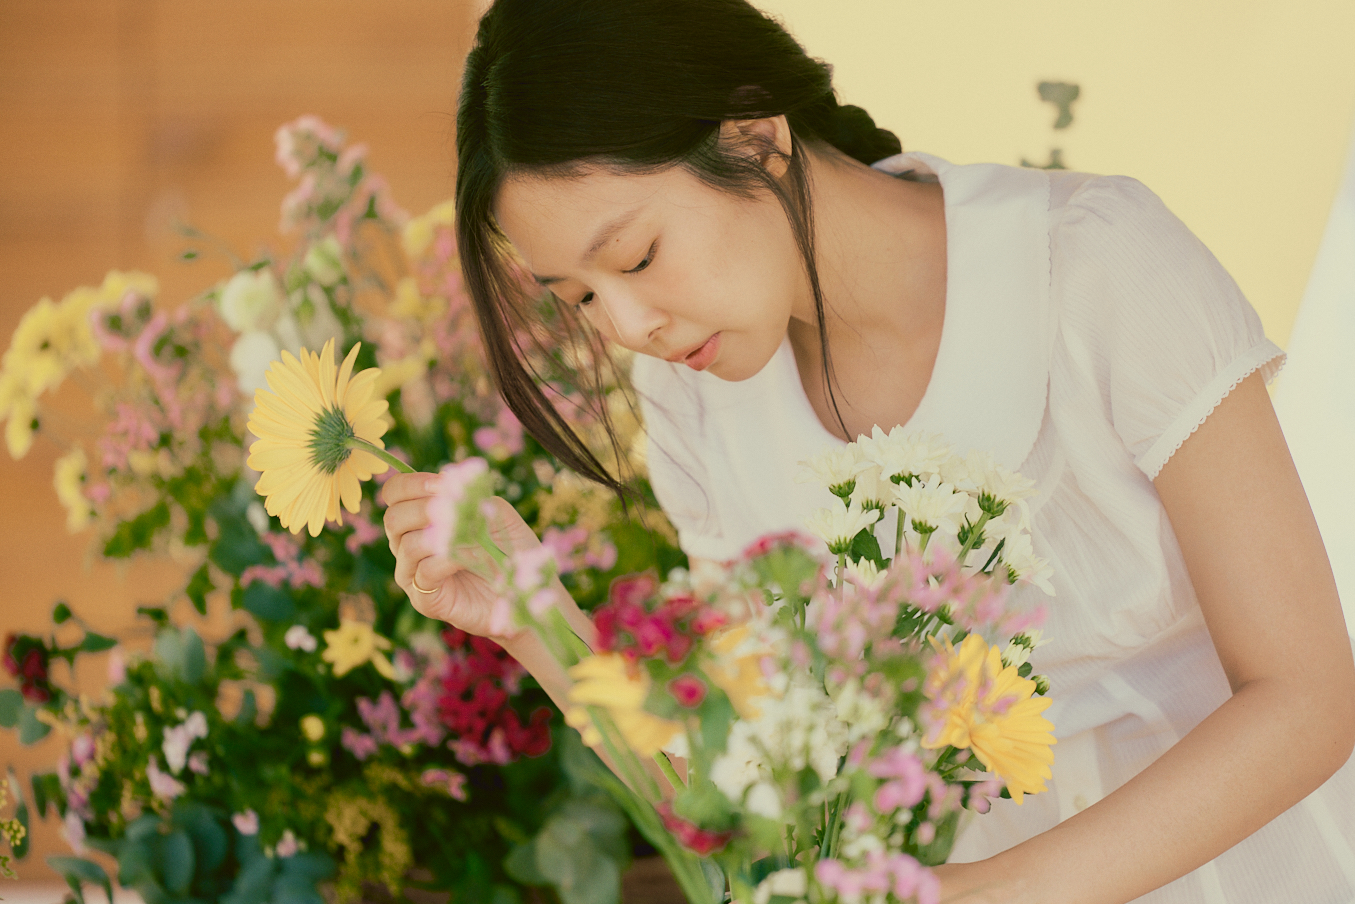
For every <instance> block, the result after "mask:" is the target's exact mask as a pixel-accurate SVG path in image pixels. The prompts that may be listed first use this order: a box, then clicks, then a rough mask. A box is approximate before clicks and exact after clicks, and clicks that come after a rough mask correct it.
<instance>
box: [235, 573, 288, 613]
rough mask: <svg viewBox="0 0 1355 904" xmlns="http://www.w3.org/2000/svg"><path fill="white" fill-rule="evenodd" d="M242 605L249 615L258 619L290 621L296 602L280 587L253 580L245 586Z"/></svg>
mask: <svg viewBox="0 0 1355 904" xmlns="http://www.w3.org/2000/svg"><path fill="white" fill-rule="evenodd" d="M242 600H243V605H244V607H245V609H246V610H248V611H249V613H250V614H251V615H253V616H254V617H255V618H257V619H259V620H260V621H271V622H280V621H291V620H292V617H293V616H295V615H296V604H295V603H293V602H292V596H291V594H289V593H288V592H287V591H286V590H283V589H282V588H281V587H270V586H269V585H268V584H265V583H264V582H263V581H255V582H254V583H253V584H250V585H249V586H248V587H246V588H245V592H244V596H243V597H242Z"/></svg>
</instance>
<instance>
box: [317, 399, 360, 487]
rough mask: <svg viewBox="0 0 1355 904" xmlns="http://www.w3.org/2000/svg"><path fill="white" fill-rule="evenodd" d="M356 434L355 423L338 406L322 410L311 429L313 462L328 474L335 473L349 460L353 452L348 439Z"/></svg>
mask: <svg viewBox="0 0 1355 904" xmlns="http://www.w3.org/2000/svg"><path fill="white" fill-rule="evenodd" d="M356 435H357V434H355V433H354V432H353V425H352V424H350V423H349V422H348V418H347V417H345V416H344V413H343V412H342V411H340V410H339V409H338V408H330V409H329V410H328V411H322V412H320V414H319V415H318V416H317V417H316V418H315V427H314V429H312V430H311V463H312V464H314V465H315V466H316V467H317V468H319V469H320V470H321V471H324V472H325V473H326V474H333V473H334V472H335V471H337V470H339V465H341V464H343V463H344V462H346V461H348V456H349V455H351V454H352V452H353V450H352V449H350V448H349V447H348V441H349V440H350V439H353V438H354V437H355V436H356Z"/></svg>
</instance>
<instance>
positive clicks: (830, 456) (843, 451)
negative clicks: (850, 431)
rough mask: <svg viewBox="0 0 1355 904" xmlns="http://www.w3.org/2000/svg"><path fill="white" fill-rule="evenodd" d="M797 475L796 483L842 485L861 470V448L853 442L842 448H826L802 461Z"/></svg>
mask: <svg viewBox="0 0 1355 904" xmlns="http://www.w3.org/2000/svg"><path fill="white" fill-rule="evenodd" d="M799 464H800V471H799V473H797V474H796V475H795V482H796V483H819V484H822V485H823V486H825V487H829V488H832V487H835V486H841V485H842V484H845V483H847V482H848V481H849V480H852V479H854V478H855V477H856V475H857V473H858V472H859V471H860V470H861V468H862V465H863V462H862V461H861V455H860V450H859V449H858V448H857V447H856V445H855V444H853V443H848V444H847V445H846V446H843V447H842V448H840V449H824V450H823V451H822V452H820V453H819V454H818V455H815V456H814V457H813V458H811V459H809V460H808V461H802V462H800V463H799Z"/></svg>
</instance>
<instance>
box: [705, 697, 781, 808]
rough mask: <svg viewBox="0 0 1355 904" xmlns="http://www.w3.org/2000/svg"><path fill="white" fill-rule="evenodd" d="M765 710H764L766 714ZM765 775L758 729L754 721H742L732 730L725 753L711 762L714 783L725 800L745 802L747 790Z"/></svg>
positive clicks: (733, 726)
mask: <svg viewBox="0 0 1355 904" xmlns="http://www.w3.org/2000/svg"><path fill="white" fill-rule="evenodd" d="M766 711H767V710H766V708H765V707H764V708H763V712H764V713H766ZM762 774H763V766H762V752H761V751H760V750H759V749H758V746H757V744H756V729H755V728H754V726H753V723H752V722H751V721H749V720H746V719H739V720H737V721H736V722H735V723H734V724H733V725H731V726H730V728H729V737H728V738H727V739H726V740H725V752H724V753H722V754H720V755H719V756H718V757H716V758H715V762H713V763H711V767H710V781H711V784H713V785H714V786H715V787H716V788H719V789H720V792H721V793H722V794H724V796H725V797H728V798H729V799H730V800H732V801H736V802H737V801H741V800H743V794H744V792H745V791H747V790H748V789H749V788H750V787H751V786H752V785H753V784H755V783H756V782H758V781H760V780H761V779H762ZM768 774H770V773H768Z"/></svg>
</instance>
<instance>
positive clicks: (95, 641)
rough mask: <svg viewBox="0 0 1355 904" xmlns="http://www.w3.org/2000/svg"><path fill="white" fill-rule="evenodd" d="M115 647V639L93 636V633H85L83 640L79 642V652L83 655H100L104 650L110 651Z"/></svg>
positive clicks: (100, 635)
mask: <svg viewBox="0 0 1355 904" xmlns="http://www.w3.org/2000/svg"><path fill="white" fill-rule="evenodd" d="M117 645H118V641H117V638H114V637H105V636H104V635H102V634H95V633H94V632H93V631H86V632H85V639H84V640H82V641H81V642H80V650H81V652H83V653H102V652H103V651H104V650H111V649H113V648H114V647H116V646H117Z"/></svg>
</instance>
